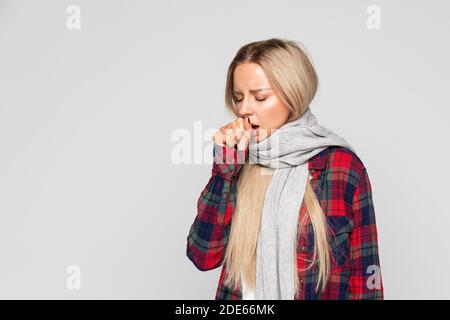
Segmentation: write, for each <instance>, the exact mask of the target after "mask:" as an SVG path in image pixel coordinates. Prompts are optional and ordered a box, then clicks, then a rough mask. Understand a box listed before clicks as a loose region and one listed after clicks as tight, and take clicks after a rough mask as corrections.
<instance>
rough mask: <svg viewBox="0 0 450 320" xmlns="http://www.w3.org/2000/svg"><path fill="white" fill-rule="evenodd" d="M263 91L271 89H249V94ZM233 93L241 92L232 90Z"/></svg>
mask: <svg viewBox="0 0 450 320" xmlns="http://www.w3.org/2000/svg"><path fill="white" fill-rule="evenodd" d="M264 90H272V88H257V89H250V92H251V93H257V92H260V91H264ZM233 93H234V94H237V93H241V91H235V90H233Z"/></svg>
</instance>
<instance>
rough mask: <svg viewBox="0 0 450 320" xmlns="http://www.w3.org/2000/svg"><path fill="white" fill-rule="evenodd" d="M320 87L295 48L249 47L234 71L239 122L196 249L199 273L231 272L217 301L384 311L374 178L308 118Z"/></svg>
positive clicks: (218, 164) (224, 142) (210, 186)
mask: <svg viewBox="0 0 450 320" xmlns="http://www.w3.org/2000/svg"><path fill="white" fill-rule="evenodd" d="M317 87H318V78H317V75H316V73H315V71H314V68H313V65H312V63H311V59H310V58H309V57H308V55H307V54H306V50H305V49H303V48H302V46H301V44H299V43H298V42H295V41H290V40H286V39H277V38H272V39H268V40H264V41H257V42H252V43H249V44H247V45H245V46H243V47H242V48H240V49H239V51H238V52H237V54H236V56H235V57H234V59H233V61H232V62H231V64H230V66H229V69H228V74H227V82H226V91H225V101H226V105H227V108H228V109H229V111H231V113H232V114H233V115H235V116H236V119H235V120H234V121H232V122H231V123H229V124H227V125H225V126H223V127H222V128H220V130H219V131H218V132H217V133H216V134H215V135H214V137H213V142H214V149H213V150H214V152H213V156H214V162H213V167H212V173H211V178H210V179H209V181H208V183H207V185H206V186H205V188H204V189H203V191H202V192H201V194H200V197H199V199H198V201H197V209H198V210H197V215H196V217H195V220H194V222H193V224H192V226H191V228H190V231H189V235H188V237H187V256H188V258H189V259H190V260H191V261H192V262H193V263H194V265H195V266H196V267H197V268H198V269H199V270H202V271H206V270H211V269H214V268H217V267H219V266H221V265H222V272H221V274H220V279H219V285H218V288H217V291H216V297H215V298H216V299H258V300H259V299H302V300H311V299H383V284H382V278H381V272H380V262H379V256H378V243H377V242H378V239H377V228H376V221H375V211H374V207H373V201H372V190H371V185H370V181H369V176H368V173H367V169H366V167H365V166H364V164H363V163H362V161H361V160H360V158H359V157H358V156H357V155H356V153H355V150H354V149H353V147H352V146H351V145H349V144H348V143H347V141H346V140H345V139H343V138H342V137H340V136H339V135H337V134H336V133H334V132H333V131H331V130H329V129H327V128H325V127H323V126H321V125H320V124H319V123H318V121H317V119H316V117H315V116H314V114H313V113H312V112H311V110H310V109H309V105H310V103H311V101H312V99H313V98H314V95H315V93H316V91H317Z"/></svg>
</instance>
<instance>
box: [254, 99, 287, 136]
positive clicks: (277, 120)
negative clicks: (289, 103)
mask: <svg viewBox="0 0 450 320" xmlns="http://www.w3.org/2000/svg"><path fill="white" fill-rule="evenodd" d="M258 115H259V119H261V126H263V127H264V128H273V129H277V128H279V127H281V126H282V125H283V124H284V123H285V122H286V120H287V118H288V116H289V111H288V109H287V108H286V107H285V106H284V105H283V104H282V103H281V102H280V101H277V102H272V103H267V104H264V105H262V106H261V107H260V110H259V113H258Z"/></svg>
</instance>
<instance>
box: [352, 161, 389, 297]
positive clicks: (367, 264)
mask: <svg viewBox="0 0 450 320" xmlns="http://www.w3.org/2000/svg"><path fill="white" fill-rule="evenodd" d="M352 213H353V226H354V227H353V230H352V232H351V234H350V256H351V273H350V287H349V291H350V299H352V300H361V299H376V300H383V299H384V298H383V283H382V278H381V270H380V259H379V255H378V236H377V227H376V220H375V210H374V205H373V199H372V188H371V183H370V180H369V176H368V173H367V169H366V168H365V167H363V169H362V172H361V174H360V179H359V182H358V184H357V185H356V188H355V190H354V194H353V199H352Z"/></svg>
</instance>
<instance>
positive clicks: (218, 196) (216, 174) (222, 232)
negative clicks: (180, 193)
mask: <svg viewBox="0 0 450 320" xmlns="http://www.w3.org/2000/svg"><path fill="white" fill-rule="evenodd" d="M246 155H248V149H246V150H245V151H242V150H239V151H238V150H237V149H235V148H232V147H226V146H220V145H216V144H214V152H213V158H214V160H213V167H212V172H211V173H212V174H211V177H210V179H209V181H208V183H207V184H206V186H205V187H204V189H203V191H202V192H201V193H200V196H199V198H198V200H197V215H196V217H195V219H194V222H193V224H192V225H191V228H190V230H189V234H188V237H187V250H186V254H187V257H188V258H189V259H190V260H191V261H192V262H193V263H194V265H195V266H196V267H197V269H199V270H201V271H207V270H211V269H215V268H217V267H219V266H220V265H221V264H222V263H223V258H224V254H225V248H226V245H227V243H228V236H229V233H230V227H231V216H232V213H233V211H234V208H235V207H236V186H237V178H238V175H239V170H240V168H241V167H242V165H243V162H242V161H243V160H245V156H246ZM238 160H239V161H238Z"/></svg>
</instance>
